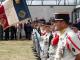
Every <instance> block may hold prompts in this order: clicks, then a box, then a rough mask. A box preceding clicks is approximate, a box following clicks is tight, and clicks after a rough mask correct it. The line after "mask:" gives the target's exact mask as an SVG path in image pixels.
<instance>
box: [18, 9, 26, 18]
mask: <svg viewBox="0 0 80 60" xmlns="http://www.w3.org/2000/svg"><path fill="white" fill-rule="evenodd" d="M18 15H19V17H21V18H24V17H25V15H26V12H25V11H24V10H20V11H19V13H18Z"/></svg>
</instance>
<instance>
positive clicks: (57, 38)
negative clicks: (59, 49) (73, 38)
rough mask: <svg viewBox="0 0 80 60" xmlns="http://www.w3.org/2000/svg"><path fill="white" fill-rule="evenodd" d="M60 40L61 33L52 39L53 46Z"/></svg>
mask: <svg viewBox="0 0 80 60" xmlns="http://www.w3.org/2000/svg"><path fill="white" fill-rule="evenodd" d="M58 42H59V35H57V34H56V36H55V37H54V38H53V39H52V41H51V45H52V46H54V45H57V44H58Z"/></svg>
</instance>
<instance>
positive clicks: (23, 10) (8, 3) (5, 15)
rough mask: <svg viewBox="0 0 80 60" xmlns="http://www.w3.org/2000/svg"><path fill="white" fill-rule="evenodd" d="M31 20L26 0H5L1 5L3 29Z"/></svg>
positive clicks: (0, 12)
mask: <svg viewBox="0 0 80 60" xmlns="http://www.w3.org/2000/svg"><path fill="white" fill-rule="evenodd" d="M28 18H31V15H30V12H29V9H28V6H27V4H26V0H5V1H4V2H3V3H2V4H1V5H0V20H1V21H3V22H2V24H3V28H4V29H6V28H7V27H9V26H11V25H14V24H16V23H18V22H20V21H23V20H27V19H28Z"/></svg>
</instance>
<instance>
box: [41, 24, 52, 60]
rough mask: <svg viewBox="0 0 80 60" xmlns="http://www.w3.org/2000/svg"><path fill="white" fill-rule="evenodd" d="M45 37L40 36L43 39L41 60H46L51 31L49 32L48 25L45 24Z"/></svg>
mask: <svg viewBox="0 0 80 60" xmlns="http://www.w3.org/2000/svg"><path fill="white" fill-rule="evenodd" d="M45 31H46V33H45V35H43V36H42V39H43V46H42V47H41V48H42V51H41V60H47V58H48V48H49V37H50V35H51V30H50V24H49V23H47V24H46V25H45Z"/></svg>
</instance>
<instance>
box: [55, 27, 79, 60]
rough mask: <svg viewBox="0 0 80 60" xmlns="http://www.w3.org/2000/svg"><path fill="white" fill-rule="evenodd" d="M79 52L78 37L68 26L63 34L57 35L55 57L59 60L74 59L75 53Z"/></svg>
mask: <svg viewBox="0 0 80 60" xmlns="http://www.w3.org/2000/svg"><path fill="white" fill-rule="evenodd" d="M67 43H68V44H67ZM76 46H77V47H76ZM59 53H60V54H61V55H60V54H59ZM79 53H80V40H79V39H78V36H77V35H76V34H75V33H74V32H73V31H72V30H71V29H70V28H69V27H68V28H67V29H66V31H65V32H64V34H62V35H60V37H59V42H58V46H57V49H56V53H55V58H56V59H57V58H59V60H75V57H76V55H77V54H79ZM56 59H54V60H56Z"/></svg>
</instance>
